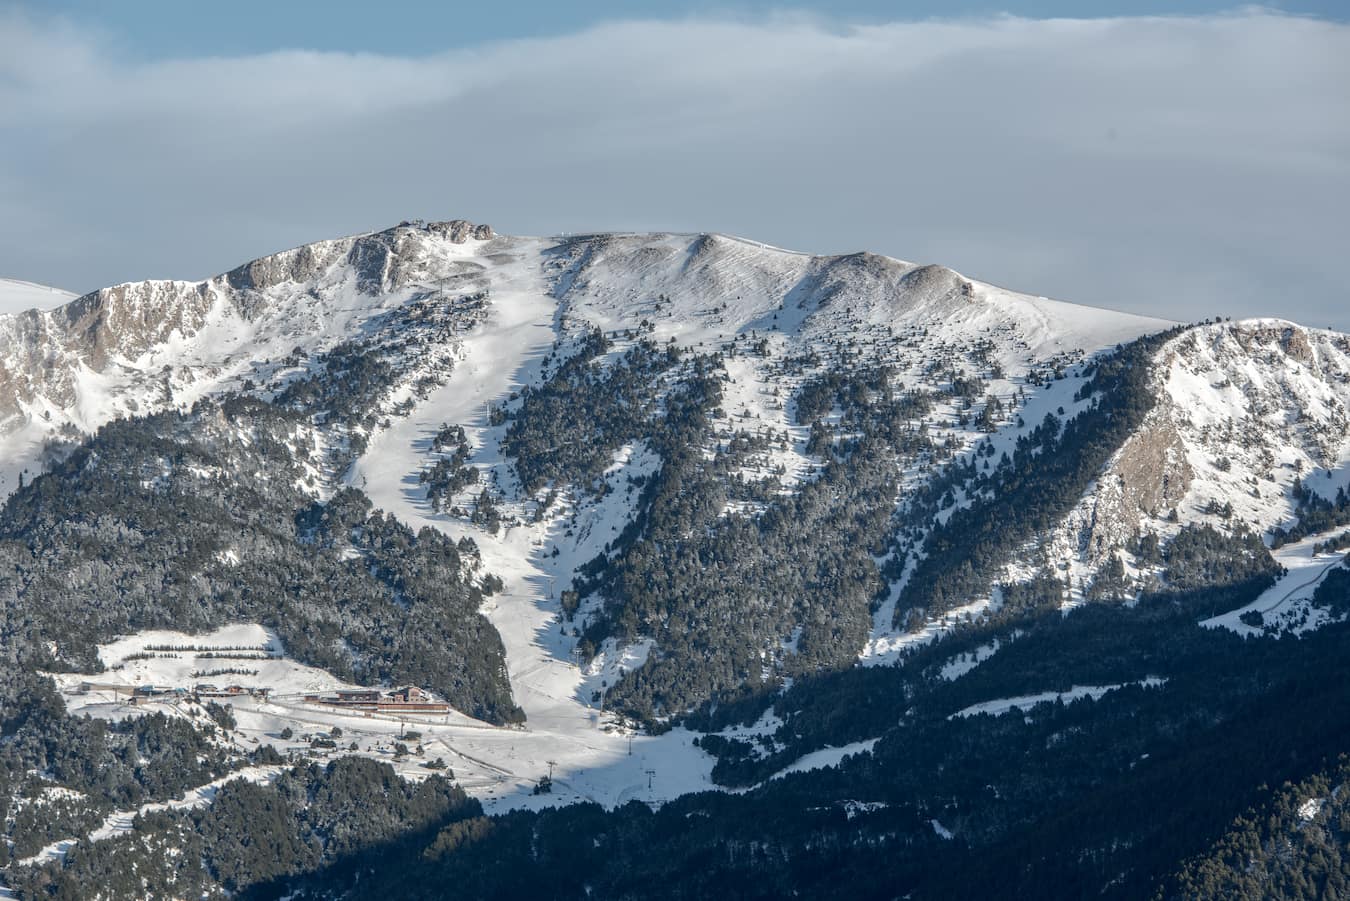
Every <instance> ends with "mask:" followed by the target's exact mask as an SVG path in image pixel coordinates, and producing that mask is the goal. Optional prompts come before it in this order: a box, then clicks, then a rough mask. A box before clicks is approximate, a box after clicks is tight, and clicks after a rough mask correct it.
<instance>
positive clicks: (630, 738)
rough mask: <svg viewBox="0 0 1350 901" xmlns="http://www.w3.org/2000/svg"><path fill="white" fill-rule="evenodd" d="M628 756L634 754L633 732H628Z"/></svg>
mask: <svg viewBox="0 0 1350 901" xmlns="http://www.w3.org/2000/svg"><path fill="white" fill-rule="evenodd" d="M628 756H629V757H632V756H633V733H631V732H629V733H628Z"/></svg>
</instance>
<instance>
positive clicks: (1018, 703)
mask: <svg viewBox="0 0 1350 901" xmlns="http://www.w3.org/2000/svg"><path fill="white" fill-rule="evenodd" d="M1166 681H1167V680H1166V679H1161V678H1159V677H1157V676H1149V677H1148V678H1145V679H1140V680H1139V681H1138V682H1118V683H1116V684H1113V685H1075V686H1073V687H1072V688H1070V689H1069V690H1068V691H1043V692H1040V693H1039V694H1034V695H1019V696H1017V697H1015V698H996V699H995V700H992V701H981V702H980V703H979V704H971V705H970V706H969V707H964V708H962V709H960V710H958V711H956V712H955V713H953V714H952V715H951V716H949V717H947V719H949V720H950V719H957V718H958V717H960V718H964V717H968V716H978V715H980V714H981V713H988V714H990V715H992V716H1000V715H1002V714H1004V713H1007V712H1008V711H1010V710H1029V709H1031V708H1032V707H1035V706H1036V705H1037V704H1050V703H1053V702H1055V701H1063V702H1064V703H1066V704H1070V703H1072V702H1074V701H1077V700H1080V699H1082V698H1091V699H1092V700H1094V701H1095V700H1097V699H1098V698H1100V697H1102V696H1103V695H1105V694H1107V693H1108V692H1112V691H1115V690H1116V689H1118V688H1124V687H1125V686H1126V685H1139V686H1142V687H1144V688H1157V687H1158V686H1161V685H1163V684H1164V683H1166Z"/></svg>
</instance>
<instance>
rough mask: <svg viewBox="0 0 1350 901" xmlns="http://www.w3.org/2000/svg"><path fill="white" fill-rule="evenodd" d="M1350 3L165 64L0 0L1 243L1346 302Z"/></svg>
mask: <svg viewBox="0 0 1350 901" xmlns="http://www.w3.org/2000/svg"><path fill="white" fill-rule="evenodd" d="M1348 86H1350V27H1348V26H1346V25H1341V24H1335V23H1330V22H1325V21H1318V20H1311V19H1302V18H1294V17H1287V16H1282V15H1277V14H1272V13H1266V12H1262V11H1247V12H1242V13H1237V14H1233V15H1229V16H1218V17H1199V18H1166V19H1160V18H1123V19H1103V20H1082V21H1080V20H1073V21H1068V20H1028V19H1019V18H992V19H979V20H957V21H934V22H922V23H897V24H890V25H869V26H850V25H842V24H839V23H832V22H829V21H822V20H810V19H801V18H779V19H773V20H769V21H760V22H746V21H714V20H706V19H696V20H687V21H675V22H631V23H616V24H611V25H605V26H601V27H596V28H593V29H589V30H586V31H583V32H580V33H577V34H572V35H566V36H560V37H555V38H548V39H539V40H522V41H513V42H508V43H499V44H493V45H487V46H482V47H477V48H474V49H471V50H457V51H453V52H447V53H445V54H442V55H436V56H431V57H418V58H398V57H389V56H374V55H360V54H356V55H353V54H340V53H309V52H278V53H269V54H264V55H257V56H248V57H236V58H194V59H179V60H172V61H167V62H154V63H144V62H140V61H135V60H128V59H125V58H123V57H121V56H119V54H118V52H117V51H116V48H114V47H110V46H108V45H107V44H106V43H105V42H104V41H103V40H102V39H101V38H100V37H99V36H98V35H96V34H91V33H87V32H82V31H81V30H79V29H78V28H77V27H74V26H71V25H69V24H67V23H62V22H59V21H55V20H35V19H32V18H26V17H23V16H20V15H18V14H10V15H7V16H0V275H2V276H9V277H14V278H24V279H30V280H33V281H39V282H44V283H49V284H55V285H58V286H60V287H63V288H69V289H71V290H76V291H83V290H89V289H92V288H95V287H99V286H101V285H104V284H109V283H113V282H117V281H123V280H131V279H140V278H149V277H181V278H200V277H203V276H206V275H209V274H213V273H215V272H218V271H221V270H224V269H227V268H229V267H231V266H233V265H235V264H236V263H239V262H242V261H244V260H246V259H249V258H251V257H254V256H258V255H260V254H263V253H267V252H271V251H274V250H278V249H281V248H283V247H286V246H291V245H294V244H298V243H303V242H306V241H310V240H315V239H319V238H324V237H331V236H334V235H337V234H342V233H348V232H356V231H366V230H369V229H373V228H377V227H382V226H385V225H389V224H392V223H394V222H396V221H398V220H400V219H404V218H414V217H424V218H453V217H463V218H470V219H474V220H477V221H483V222H489V223H491V224H492V225H493V226H494V227H496V228H497V229H498V230H499V231H505V232H510V233H517V234H552V233H558V232H567V231H581V230H592V229H604V230H649V229H650V230H658V229H660V230H679V231H725V232H732V233H737V234H743V235H748V236H751V237H754V238H756V239H759V240H763V241H768V242H771V243H775V244H780V245H784V246H788V247H792V248H794V249H800V250H808V251H813V252H841V251H852V250H858V249H864V248H866V249H870V250H875V251H878V252H881V253H886V254H890V255H892V256H897V257H901V258H903V259H909V260H915V261H920V262H940V263H943V264H946V265H949V266H952V267H954V268H956V269H959V270H961V271H963V272H965V273H967V274H968V275H971V276H973V277H977V278H982V279H985V280H987V281H992V282H996V283H998V284H1002V285H1005V286H1008V287H1012V288H1016V289H1019V290H1024V291H1029V292H1032V293H1039V294H1046V295H1049V296H1055V297H1059V298H1063V299H1067V300H1074V301H1078V302H1082V303H1089V304H1096V305H1101V306H1110V307H1117V308H1122V309H1129V310H1135V311H1139V312H1147V313H1153V314H1158V315H1164V316H1170V317H1173V318H1182V319H1197V318H1204V317H1208V316H1212V315H1232V316H1252V315H1279V316H1286V317H1290V318H1296V319H1299V320H1301V321H1304V322H1306V323H1307V324H1309V325H1333V326H1336V327H1339V328H1343V329H1350V302H1347V301H1348V300H1350V297H1347V294H1348V293H1350V292H1347V290H1346V288H1345V277H1344V275H1343V273H1342V272H1341V271H1340V270H1341V269H1342V264H1343V262H1344V260H1345V258H1346V247H1347V246H1348V245H1350V240H1347V239H1348V238H1350V229H1347V226H1346V210H1347V207H1350V113H1348V112H1347V110H1350V87H1348Z"/></svg>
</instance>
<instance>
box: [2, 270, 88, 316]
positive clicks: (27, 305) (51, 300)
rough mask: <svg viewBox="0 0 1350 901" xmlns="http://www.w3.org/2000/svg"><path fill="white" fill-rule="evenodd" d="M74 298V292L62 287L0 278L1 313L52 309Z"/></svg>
mask: <svg viewBox="0 0 1350 901" xmlns="http://www.w3.org/2000/svg"><path fill="white" fill-rule="evenodd" d="M74 299H75V295H74V294H72V293H70V292H69V291H62V290H61V289H60V288H49V287H47V286H46V285H39V284H36V283H35V282H25V281H20V280H18V279H12V278H0V315H4V314H6V313H22V312H24V311H25V310H50V309H51V308H53V307H58V306H60V305H61V304H64V303H69V302H70V301H72V300H74Z"/></svg>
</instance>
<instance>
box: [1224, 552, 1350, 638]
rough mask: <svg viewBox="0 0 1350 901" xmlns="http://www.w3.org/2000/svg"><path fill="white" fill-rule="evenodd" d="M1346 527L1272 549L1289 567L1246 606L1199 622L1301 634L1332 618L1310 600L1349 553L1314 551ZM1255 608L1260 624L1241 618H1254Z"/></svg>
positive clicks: (1249, 630) (1259, 631) (1249, 631)
mask: <svg viewBox="0 0 1350 901" xmlns="http://www.w3.org/2000/svg"><path fill="white" fill-rule="evenodd" d="M1343 531H1345V529H1344V528H1337V529H1333V530H1332V531H1331V532H1328V533H1325V534H1320V535H1313V536H1312V537H1310V538H1305V539H1303V540H1302V541H1296V542H1293V543H1291V544H1286V545H1285V546H1283V547H1281V548H1278V549H1276V550H1274V551H1272V552H1271V553H1272V555H1273V556H1274V557H1275V561H1276V562H1277V563H1279V564H1280V565H1282V566H1284V568H1285V569H1286V570H1288V571H1287V572H1286V573H1285V574H1284V575H1283V576H1281V577H1280V578H1279V579H1277V580H1276V581H1275V584H1274V585H1272V586H1270V588H1268V589H1266V590H1265V591H1264V592H1262V593H1261V595H1260V597H1258V598H1257V599H1256V600H1254V601H1252V602H1251V603H1250V604H1248V605H1247V606H1245V607H1240V608H1238V609H1237V610H1232V611H1229V612H1228V613H1221V614H1219V615H1218V616H1214V617H1210V618H1209V619H1206V620H1202V621H1201V623H1200V625H1202V626H1205V627H1206V628H1210V629H1216V628H1224V629H1231V630H1232V631H1234V632H1236V633H1238V634H1239V635H1262V634H1265V632H1266V630H1267V628H1269V629H1271V630H1274V631H1277V632H1282V631H1288V632H1291V633H1293V634H1295V635H1298V634H1302V633H1304V632H1311V631H1312V630H1314V629H1317V628H1319V627H1320V626H1323V625H1325V624H1326V623H1328V622H1331V621H1332V618H1331V613H1330V611H1328V610H1325V609H1322V608H1319V607H1314V606H1313V605H1312V604H1311V603H1310V602H1311V601H1312V596H1313V592H1315V591H1317V586H1318V585H1321V584H1322V580H1323V579H1325V578H1326V576H1327V573H1329V572H1331V571H1332V570H1333V569H1335V568H1336V567H1337V566H1340V565H1341V563H1342V562H1343V561H1344V560H1345V559H1346V553H1345V552H1344V551H1340V552H1336V553H1322V554H1317V555H1314V554H1313V546H1314V545H1316V544H1317V543H1318V542H1321V541H1326V540H1327V539H1328V538H1329V537H1330V536H1332V535H1339V534H1340V533H1341V532H1343ZM1253 612H1255V613H1260V614H1261V625H1256V626H1252V625H1248V624H1247V623H1244V622H1243V621H1242V617H1244V616H1247V617H1248V618H1251V616H1250V615H1251V614H1252V613H1253Z"/></svg>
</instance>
